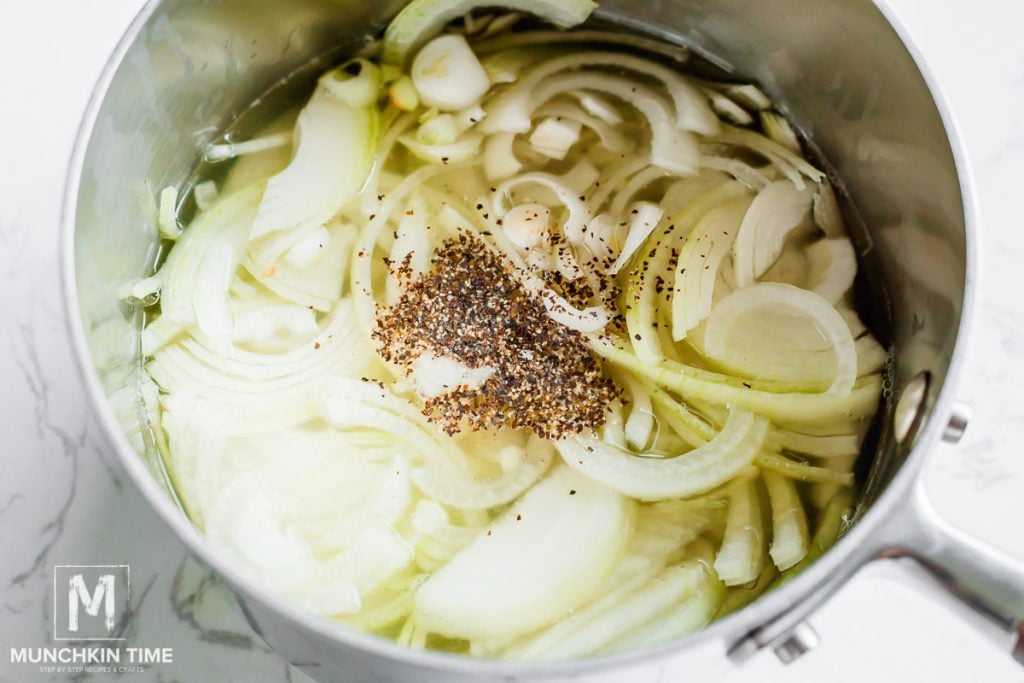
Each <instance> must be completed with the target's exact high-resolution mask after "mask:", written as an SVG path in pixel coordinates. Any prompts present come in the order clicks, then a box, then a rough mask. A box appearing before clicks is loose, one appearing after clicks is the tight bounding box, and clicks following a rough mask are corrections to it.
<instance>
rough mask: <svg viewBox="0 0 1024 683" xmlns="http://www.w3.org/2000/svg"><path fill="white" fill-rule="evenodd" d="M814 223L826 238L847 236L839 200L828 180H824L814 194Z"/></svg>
mask: <svg viewBox="0 0 1024 683" xmlns="http://www.w3.org/2000/svg"><path fill="white" fill-rule="evenodd" d="M814 222H815V224H817V226H818V227H819V228H821V229H822V230H823V231H824V233H825V236H826V237H843V236H844V235H845V234H846V226H845V225H844V223H843V214H842V212H841V211H840V210H839V200H838V199H836V193H835V190H833V189H832V183H830V182H829V180H828V178H822V180H821V182H819V183H818V187H817V189H816V190H815V192H814Z"/></svg>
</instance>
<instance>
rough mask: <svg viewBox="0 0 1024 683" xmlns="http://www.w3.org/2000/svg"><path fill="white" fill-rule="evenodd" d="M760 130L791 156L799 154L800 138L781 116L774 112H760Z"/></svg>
mask: <svg viewBox="0 0 1024 683" xmlns="http://www.w3.org/2000/svg"><path fill="white" fill-rule="evenodd" d="M761 128H762V129H763V130H764V134H765V135H767V136H768V137H769V138H770V139H771V140H774V141H775V142H777V143H778V144H780V145H782V146H783V147H785V148H786V149H788V150H789V151H790V152H793V154H800V153H801V151H802V150H801V149H800V138H798V137H797V136H796V132H795V131H794V130H793V127H792V126H790V125H789V121H787V120H786V117H784V116H783V115H782V114H779V113H777V112H774V111H762V112H761Z"/></svg>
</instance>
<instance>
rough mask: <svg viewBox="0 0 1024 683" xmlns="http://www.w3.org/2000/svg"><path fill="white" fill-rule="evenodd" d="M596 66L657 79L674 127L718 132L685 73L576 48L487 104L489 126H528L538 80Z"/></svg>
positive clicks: (547, 62) (637, 59) (624, 55)
mask: <svg viewBox="0 0 1024 683" xmlns="http://www.w3.org/2000/svg"><path fill="white" fill-rule="evenodd" d="M595 66H597V67H611V68H615V69H627V70H629V71H634V72H636V73H640V74H643V75H644V76H648V77H650V78H653V79H655V80H657V81H659V82H660V83H661V85H662V86H663V87H664V88H665V89H666V90H667V91H668V94H669V96H670V97H671V98H672V102H673V105H674V108H675V124H676V126H677V127H679V128H680V129H682V130H687V131H692V132H695V133H699V134H701V135H715V134H716V133H717V132H718V129H719V123H718V117H717V116H715V114H714V112H712V111H711V108H710V107H708V104H707V99H706V98H705V97H704V96H703V95H702V94H701V92H700V91H699V90H698V89H697V87H696V86H694V85H693V84H691V83H690V82H689V80H687V78H686V77H685V76H682V75H681V74H680V73H679V72H678V71H676V70H674V69H672V68H670V67H668V66H665V65H664V64H659V63H658V62H654V61H651V60H649V59H644V58H642V57H637V56H635V55H630V54H627V53H622V52H576V53H573V54H570V55H565V56H563V57H555V58H552V59H548V60H545V61H544V62H543V63H541V64H540V65H539V66H537V67H535V68H533V69H532V70H531V71H529V72H528V73H527V74H524V75H523V76H522V77H521V78H520V80H519V82H518V83H516V85H515V86H513V87H512V88H510V89H509V90H507V91H505V92H503V93H502V94H501V95H499V96H498V97H497V98H495V100H494V101H493V102H492V103H491V105H490V111H491V112H492V120H491V121H489V122H488V124H487V125H488V127H489V128H490V129H491V130H510V131H513V132H518V133H522V132H525V131H526V130H528V129H529V127H530V118H531V117H532V113H533V107H534V105H533V104H532V102H531V100H533V99H534V97H535V96H536V93H537V92H539V91H541V90H542V89H543V88H542V87H541V83H542V82H543V81H544V80H545V79H547V78H549V77H551V76H553V75H554V74H557V73H559V72H563V71H570V70H576V69H581V68H585V67H595ZM597 75H598V76H599V77H600V74H597ZM612 94H614V93H612ZM624 99H626V100H627V101H628V100H629V98H624Z"/></svg>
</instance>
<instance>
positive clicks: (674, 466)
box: [558, 408, 768, 500]
mask: <svg viewBox="0 0 1024 683" xmlns="http://www.w3.org/2000/svg"><path fill="white" fill-rule="evenodd" d="M767 433H768V422H767V420H765V419H764V418H762V417H759V416H757V415H755V414H753V413H751V412H750V411H748V410H745V409H743V408H731V409H730V410H729V417H728V418H727V419H726V422H725V425H724V426H723V427H722V431H721V432H719V433H718V434H717V435H716V436H715V438H713V439H712V440H711V441H709V442H708V443H707V444H706V445H704V446H701V447H699V448H696V449H694V450H692V451H689V452H687V453H683V454H682V455H678V456H676V457H674V458H668V459H665V458H644V457H636V456H634V455H630V454H629V453H627V452H624V451H622V450H621V449H619V448H616V447H614V446H612V445H610V444H608V443H605V442H604V441H601V440H599V439H594V438H587V437H576V438H571V439H563V440H561V441H559V442H558V450H559V452H560V453H561V454H562V459H563V460H565V462H566V463H567V464H568V465H569V466H570V467H571V468H573V469H575V470H577V471H579V472H580V473H582V474H584V475H586V476H587V477H590V478H591V479H593V480H594V481H596V482H599V483H601V484H603V485H604V486H607V487H608V488H609V489H611V490H613V491H618V492H619V493H621V494H623V495H626V496H630V497H632V498H636V499H638V500H666V499H669V498H683V497H686V496H692V495H696V494H698V493H703V492H704V491H710V490H711V489H713V488H715V487H716V486H720V485H721V484H722V483H723V482H725V481H728V480H729V479H731V478H732V477H733V476H735V475H736V473H738V472H739V471H741V470H742V469H743V468H745V467H746V466H748V465H749V464H750V463H751V462H752V461H753V459H754V456H755V455H757V453H758V451H760V449H761V447H762V446H763V445H764V441H765V437H766V435H767Z"/></svg>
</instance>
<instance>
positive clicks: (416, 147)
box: [398, 133, 483, 164]
mask: <svg viewBox="0 0 1024 683" xmlns="http://www.w3.org/2000/svg"><path fill="white" fill-rule="evenodd" d="M398 141H399V142H401V143H402V144H403V145H405V146H406V147H407V148H408V149H409V151H410V152H412V153H413V155H414V156H416V158H418V159H421V160H423V161H426V162H427V163H430V164H448V163H454V162H457V161H465V160H466V159H471V158H473V157H475V156H476V155H477V153H478V152H479V150H480V143H481V142H483V136H482V135H480V134H479V133H467V134H465V135H463V136H462V137H460V138H459V139H458V140H455V141H453V142H450V143H448V144H439V145H426V144H424V143H422V142H420V141H419V140H417V139H416V138H415V137H413V136H412V135H403V136H401V137H400V138H398Z"/></svg>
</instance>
